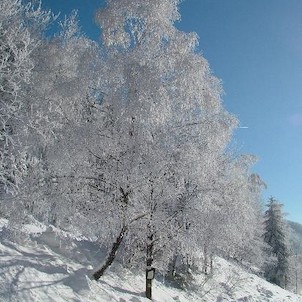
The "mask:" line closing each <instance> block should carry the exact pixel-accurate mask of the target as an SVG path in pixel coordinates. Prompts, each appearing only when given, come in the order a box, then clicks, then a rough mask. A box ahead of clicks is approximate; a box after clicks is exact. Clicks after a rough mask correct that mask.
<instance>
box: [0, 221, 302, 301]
mask: <svg viewBox="0 0 302 302" xmlns="http://www.w3.org/2000/svg"><path fill="white" fill-rule="evenodd" d="M0 229H1V233H0V301H1V302H2V301H10V302H23V301H24V302H48V301H53V302H63V301H69V302H98V301H118V302H126V301H130V302H139V301H150V300H148V299H146V298H144V287H145V284H144V282H145V280H144V272H139V271H130V270H127V269H125V268H123V267H122V266H121V265H120V264H119V263H115V264H114V265H113V266H112V267H111V268H110V269H109V271H108V272H107V273H106V274H105V275H104V276H103V277H102V278H101V280H100V281H98V282H96V281H94V280H91V279H90V277H91V275H92V271H93V270H92V265H93V266H97V264H100V261H102V259H103V258H104V255H103V254H102V253H101V252H100V250H99V247H98V245H97V244H93V243H91V242H89V241H87V240H85V239H84V238H75V237H72V236H71V235H70V234H67V233H65V232H62V231H59V230H57V229H55V228H46V227H45V226H42V225H38V224H37V225H33V224H31V225H25V226H24V227H23V229H22V233H21V235H20V234H18V235H15V234H14V233H13V232H12V231H11V229H10V227H9V225H8V224H7V221H6V220H4V219H0ZM193 283H194V285H193V286H192V287H191V288H190V289H186V290H181V289H177V288H174V287H172V286H171V285H169V283H168V282H167V281H165V280H164V279H161V281H160V280H154V281H153V301H156V302H172V301H173V302H175V301H179V302H184V301H190V302H194V301H204V302H211V301H213V302H227V301H241V302H252V301H253V302H256V301H257V302H258V301H259V302H265V301H275V302H283V301H284V302H289V301H291V302H299V301H301V302H302V297H301V296H298V295H295V294H293V293H290V292H288V291H286V290H283V289H282V288H280V287H278V286H275V285H272V284H270V283H268V282H266V281H265V280H263V279H261V278H260V277H258V276H256V275H254V274H251V273H248V272H246V271H244V270H243V269H241V268H239V267H238V266H236V265H234V264H231V263H229V262H227V261H225V260H223V259H221V258H217V259H216V260H215V269H214V274H213V276H212V277H211V278H208V279H205V277H204V276H203V275H202V274H200V275H198V274H196V275H195V276H194V281H193Z"/></svg>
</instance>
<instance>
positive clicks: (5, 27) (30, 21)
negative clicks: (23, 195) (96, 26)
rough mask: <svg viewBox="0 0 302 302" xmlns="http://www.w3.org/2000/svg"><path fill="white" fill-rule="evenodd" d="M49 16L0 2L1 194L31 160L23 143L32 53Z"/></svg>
mask: <svg viewBox="0 0 302 302" xmlns="http://www.w3.org/2000/svg"><path fill="white" fill-rule="evenodd" d="M50 19H51V15H50V13H49V12H44V11H42V10H41V7H39V6H38V7H35V6H33V5H31V4H28V5H23V4H22V3H21V1H19V0H12V1H10V0H3V1H1V3H0V75H1V78H0V194H4V193H16V192H17V191H18V188H19V186H20V184H21V183H22V181H23V179H24V177H25V175H27V174H28V169H29V167H30V166H32V165H33V164H34V160H33V158H32V156H31V154H29V152H28V150H27V149H28V147H29V146H28V144H26V143H24V141H25V140H24V138H25V137H26V135H27V133H26V130H27V129H28V128H27V127H28V124H27V120H26V118H24V117H25V115H26V114H27V111H28V106H27V104H26V102H25V100H24V95H25V94H26V91H27V90H29V89H30V88H31V85H32V71H33V68H34V67H35V62H34V57H33V51H34V50H35V49H36V48H37V47H38V46H39V44H40V43H41V33H42V32H43V29H44V28H45V26H46V25H47V24H48V23H49V21H50Z"/></svg>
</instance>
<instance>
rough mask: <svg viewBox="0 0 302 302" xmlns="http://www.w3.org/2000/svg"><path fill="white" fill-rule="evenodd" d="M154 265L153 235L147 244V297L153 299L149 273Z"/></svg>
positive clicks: (149, 237)
mask: <svg viewBox="0 0 302 302" xmlns="http://www.w3.org/2000/svg"><path fill="white" fill-rule="evenodd" d="M152 263H153V234H152V235H150V236H148V243H147V262H146V264H147V267H146V297H147V298H148V299H150V300H151V299H152V280H151V279H148V278H147V272H148V270H150V269H151V267H152Z"/></svg>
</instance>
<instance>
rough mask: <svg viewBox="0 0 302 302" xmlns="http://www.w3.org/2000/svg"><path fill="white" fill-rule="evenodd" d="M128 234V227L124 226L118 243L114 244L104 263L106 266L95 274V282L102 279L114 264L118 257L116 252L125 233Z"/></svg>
mask: <svg viewBox="0 0 302 302" xmlns="http://www.w3.org/2000/svg"><path fill="white" fill-rule="evenodd" d="M126 232H127V227H126V226H124V227H123V228H122V230H121V231H120V233H119V235H118V237H117V238H116V241H115V242H114V243H113V245H112V248H111V251H110V253H109V255H108V257H107V259H106V261H105V263H104V265H103V266H102V267H101V269H99V270H98V271H96V272H95V273H94V274H93V278H94V279H95V280H98V279H100V278H101V277H102V276H103V274H104V272H105V271H106V269H107V268H108V267H109V266H110V265H111V264H112V263H113V261H114V259H115V256H116V252H117V250H118V249H119V247H120V245H121V243H122V241H123V238H124V235H125V233H126Z"/></svg>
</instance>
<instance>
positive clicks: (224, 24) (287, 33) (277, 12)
mask: <svg viewBox="0 0 302 302" xmlns="http://www.w3.org/2000/svg"><path fill="white" fill-rule="evenodd" d="M42 1H43V0H42ZM102 3H104V1H102V0H87V1H85V0H63V1H58V0H44V1H43V7H45V8H51V9H52V10H53V11H54V12H55V13H57V12H59V11H61V13H62V15H64V14H69V13H70V11H71V10H72V9H78V10H79V17H80V24H81V26H82V30H83V32H85V33H86V34H87V35H88V36H89V37H91V38H93V39H98V35H99V30H98V28H97V26H96V25H95V24H94V22H93V16H94V11H95V9H96V8H98V7H100V6H101V5H102ZM180 12H181V15H182V20H181V22H180V23H178V24H177V27H178V28H180V29H181V30H184V31H186V32H190V31H195V32H197V34H198V35H199V37H200V46H199V50H200V51H201V52H202V54H203V55H204V57H205V58H206V59H207V60H208V61H209V63H210V66H211V68H212V70H213V72H214V74H215V75H216V76H217V77H219V78H220V79H222V81H223V87H224V90H225V95H224V105H225V106H226V108H227V109H228V110H229V111H230V112H232V113H233V114H235V115H236V116H237V117H238V118H239V119H240V121H241V125H242V126H247V127H248V128H247V129H238V130H236V133H235V135H234V143H233V144H234V145H236V146H237V147H238V148H239V151H240V152H242V153H251V154H255V155H257V156H258V158H259V162H258V163H257V165H256V166H255V168H254V171H255V172H256V173H258V174H260V176H261V177H262V178H263V179H264V181H265V182H266V183H267V185H268V189H267V190H266V191H265V192H264V194H263V198H264V200H266V199H267V198H268V197H269V196H271V195H272V196H274V197H276V198H277V199H278V200H279V201H280V202H282V203H283V204H284V205H285V207H284V210H285V212H287V213H288V216H287V218H288V219H290V220H293V221H296V222H299V223H302V1H301V0H265V1H263V0H186V1H184V2H183V3H182V4H181V5H180Z"/></svg>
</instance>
